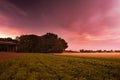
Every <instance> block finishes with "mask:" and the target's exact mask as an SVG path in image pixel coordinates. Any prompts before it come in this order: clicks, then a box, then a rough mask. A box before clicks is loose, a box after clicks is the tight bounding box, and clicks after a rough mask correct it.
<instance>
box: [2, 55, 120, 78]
mask: <svg viewBox="0 0 120 80" xmlns="http://www.w3.org/2000/svg"><path fill="white" fill-rule="evenodd" d="M0 80H120V60H118V59H117V60H115V59H114V60H113V59H98V58H85V57H71V56H56V55H52V54H25V55H24V56H22V57H18V58H14V59H9V60H5V61H3V62H1V63H0Z"/></svg>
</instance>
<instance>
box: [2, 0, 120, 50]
mask: <svg viewBox="0 0 120 80" xmlns="http://www.w3.org/2000/svg"><path fill="white" fill-rule="evenodd" d="M23 3H24V4H23ZM47 32H51V33H55V34H58V36H60V37H62V38H64V39H65V40H66V41H67V42H68V45H69V47H68V50H69V49H71V50H79V49H94V50H96V49H108V50H110V49H113V50H115V49H120V46H119V45H120V0H45V1H44V0H29V2H28V0H26V1H25V0H1V1H0V37H12V38H15V37H16V36H19V35H23V34H36V35H43V34H45V33H47Z"/></svg>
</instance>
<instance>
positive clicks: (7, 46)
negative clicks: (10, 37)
mask: <svg viewBox="0 0 120 80" xmlns="http://www.w3.org/2000/svg"><path fill="white" fill-rule="evenodd" d="M0 52H17V43H15V42H12V41H0Z"/></svg>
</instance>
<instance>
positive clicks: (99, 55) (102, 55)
mask: <svg viewBox="0 0 120 80" xmlns="http://www.w3.org/2000/svg"><path fill="white" fill-rule="evenodd" d="M55 55H60V56H77V57H95V58H112V59H120V53H61V54H55Z"/></svg>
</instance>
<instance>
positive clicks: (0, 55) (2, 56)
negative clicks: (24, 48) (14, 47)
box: [0, 52, 23, 62]
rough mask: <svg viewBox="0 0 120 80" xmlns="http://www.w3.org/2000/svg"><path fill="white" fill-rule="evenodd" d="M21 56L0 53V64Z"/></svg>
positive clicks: (18, 54) (19, 54)
mask: <svg viewBox="0 0 120 80" xmlns="http://www.w3.org/2000/svg"><path fill="white" fill-rule="evenodd" d="M22 55H23V54H21V53H3V52H2V53H0V62H1V61H4V60H7V59H10V58H15V57H20V56H22Z"/></svg>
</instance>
